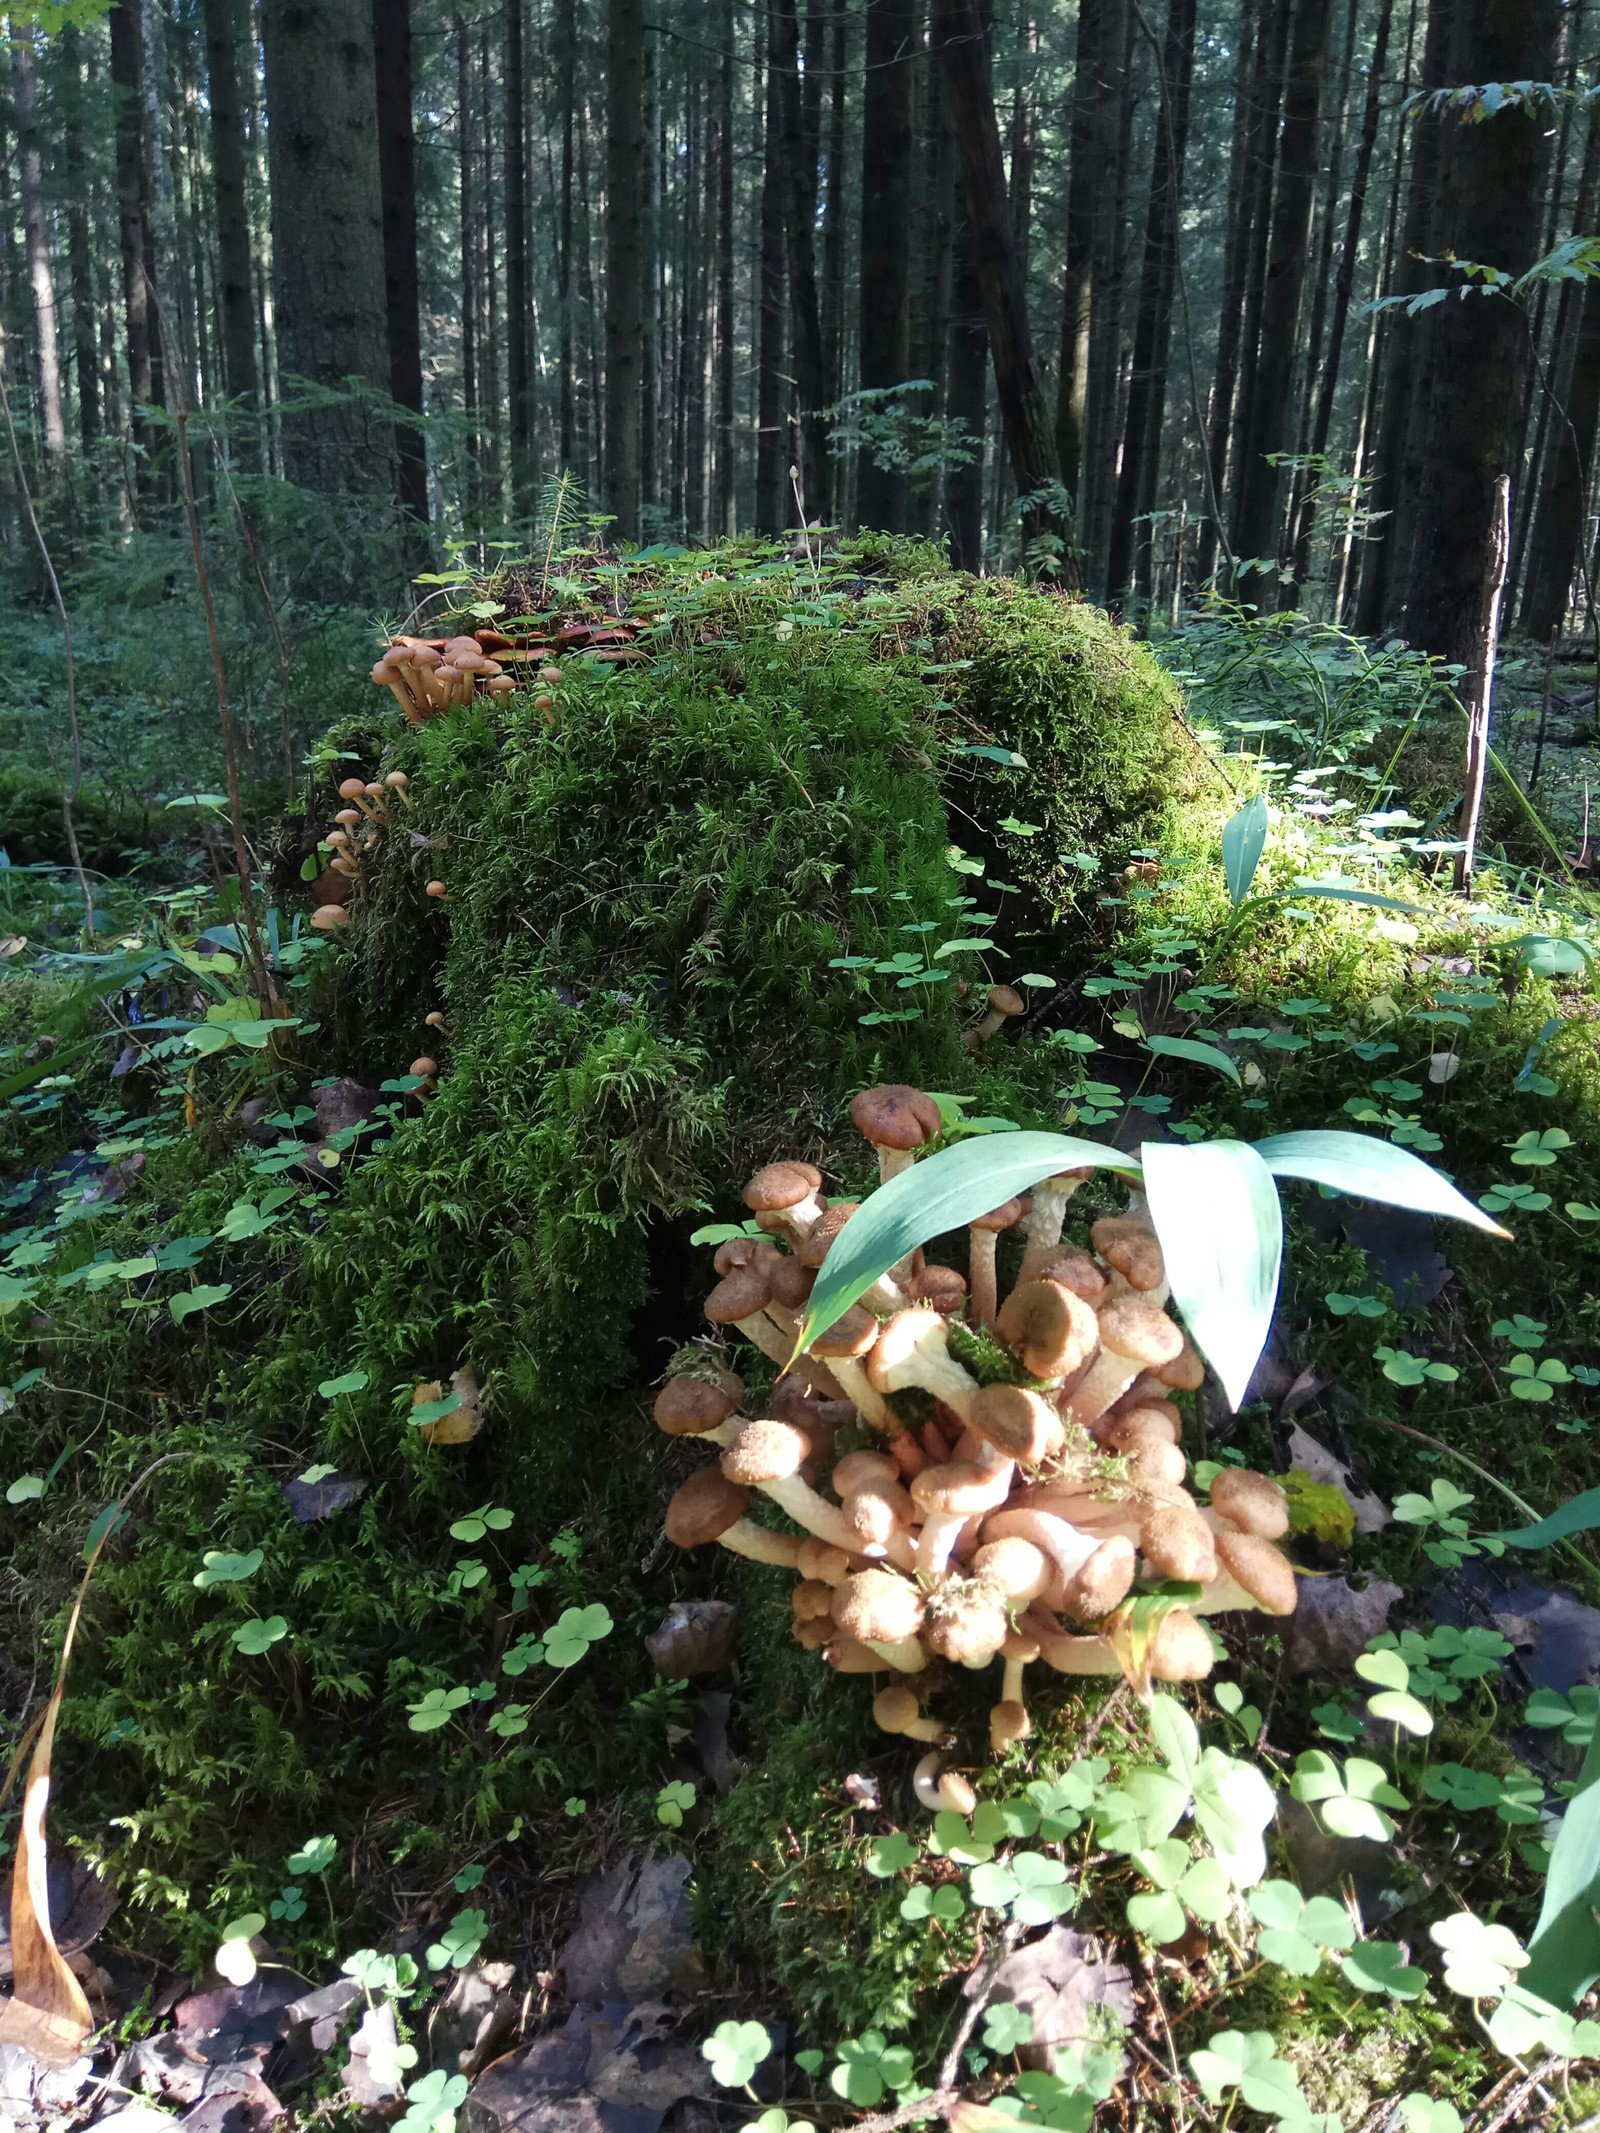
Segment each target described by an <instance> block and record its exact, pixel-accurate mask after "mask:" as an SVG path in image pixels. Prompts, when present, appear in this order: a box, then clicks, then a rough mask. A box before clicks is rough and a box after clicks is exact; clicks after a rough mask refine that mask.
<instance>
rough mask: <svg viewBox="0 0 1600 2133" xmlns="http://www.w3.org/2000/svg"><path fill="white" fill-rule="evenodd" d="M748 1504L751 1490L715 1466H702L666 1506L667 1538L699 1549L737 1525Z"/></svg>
mask: <svg viewBox="0 0 1600 2133" xmlns="http://www.w3.org/2000/svg"><path fill="white" fill-rule="evenodd" d="M749 1507H750V1491H749V1490H748V1489H744V1488H741V1487H740V1486H739V1485H738V1483H737V1482H734V1481H730V1480H729V1479H728V1477H727V1475H726V1474H724V1473H723V1471H722V1469H721V1468H720V1467H717V1466H703V1467H701V1469H700V1470H699V1472H698V1473H696V1474H691V1475H690V1476H689V1478H688V1480H687V1481H686V1482H684V1483H683V1485H682V1487H681V1488H679V1489H678V1490H676V1491H675V1492H674V1495H673V1498H672V1501H671V1502H670V1503H669V1504H668V1505H667V1539H668V1540H669V1541H671V1542H672V1543H673V1545H674V1546H675V1547H679V1548H702V1547H704V1546H705V1544H706V1542H707V1541H714V1540H716V1539H717V1537H718V1536H719V1535H720V1534H723V1533H726V1532H727V1530H728V1528H729V1527H730V1526H733V1525H737V1524H738V1522H739V1520H740V1519H741V1518H743V1516H744V1514H745V1512H746V1511H747V1510H748V1509H749Z"/></svg>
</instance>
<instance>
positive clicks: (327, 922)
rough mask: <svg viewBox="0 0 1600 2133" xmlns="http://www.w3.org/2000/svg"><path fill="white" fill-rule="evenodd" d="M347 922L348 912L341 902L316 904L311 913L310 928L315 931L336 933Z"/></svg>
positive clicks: (348, 919) (347, 923) (348, 920)
mask: <svg viewBox="0 0 1600 2133" xmlns="http://www.w3.org/2000/svg"><path fill="white" fill-rule="evenodd" d="M349 923H350V913H349V912H348V911H347V910H346V908H345V906H344V905H343V904H318V906H317V908H316V909H315V911H313V912H312V914H311V925H312V929H313V930H314V931H315V932H317V933H337V932H338V930H339V928H340V927H341V926H347V925H349Z"/></svg>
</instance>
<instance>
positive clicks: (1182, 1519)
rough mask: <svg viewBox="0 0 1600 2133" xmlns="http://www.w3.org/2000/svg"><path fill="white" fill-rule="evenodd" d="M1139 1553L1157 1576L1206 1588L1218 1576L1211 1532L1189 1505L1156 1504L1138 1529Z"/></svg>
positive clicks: (1191, 1505) (1214, 1543) (1190, 1504)
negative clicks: (1176, 1579)
mask: <svg viewBox="0 0 1600 2133" xmlns="http://www.w3.org/2000/svg"><path fill="white" fill-rule="evenodd" d="M1139 1551H1140V1553H1141V1554H1142V1555H1143V1557H1144V1559H1145V1561H1146V1562H1147V1563H1148V1564H1149V1565H1150V1568H1151V1569H1152V1570H1154V1571H1155V1572H1156V1573H1157V1575H1158V1576H1160V1577H1164V1578H1178V1579H1180V1580H1181V1581H1182V1582H1183V1583H1184V1584H1186V1585H1208V1584H1210V1582H1211V1581H1212V1579H1213V1578H1215V1576H1216V1574H1217V1546H1216V1540H1215V1537H1214V1536H1213V1534H1212V1531H1211V1528H1210V1527H1209V1526H1208V1525H1207V1524H1206V1522H1205V1520H1204V1519H1203V1518H1202V1517H1201V1516H1200V1513H1199V1512H1198V1511H1197V1510H1196V1509H1195V1507H1194V1505H1193V1504H1192V1503H1181V1504H1157V1505H1156V1506H1155V1507H1154V1509H1153V1510H1150V1511H1147V1512H1146V1513H1145V1515H1144V1519H1143V1521H1142V1523H1141V1524H1140V1527H1139Z"/></svg>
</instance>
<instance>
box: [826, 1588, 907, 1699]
mask: <svg viewBox="0 0 1600 2133" xmlns="http://www.w3.org/2000/svg"><path fill="white" fill-rule="evenodd" d="M923 1611H924V1610H923V1599H922V1594H921V1593H920V1592H919V1591H918V1590H917V1588H916V1586H915V1585H913V1584H912V1582H911V1580H910V1579H909V1578H903V1577H896V1576H895V1574H894V1573H893V1572H892V1571H889V1570H858V1571H856V1572H854V1573H853V1574H852V1575H851V1576H850V1577H847V1578H846V1579H845V1581H844V1583H843V1584H842V1585H840V1586H838V1587H837V1588H836V1589H835V1591H834V1595H833V1619H834V1621H835V1622H837V1623H838V1625H839V1627H840V1629H842V1630H843V1631H844V1633H845V1635H846V1636H847V1637H853V1638H854V1639H855V1641H856V1642H857V1643H858V1644H865V1645H868V1646H870V1647H871V1649H872V1650H873V1651H875V1652H878V1653H880V1654H881V1655H882V1657H883V1658H885V1659H887V1660H888V1662H889V1664H890V1665H891V1666H892V1667H893V1668H894V1669H895V1671H896V1672H897V1673H901V1674H916V1673H920V1672H921V1671H922V1669H923V1667H925V1666H926V1665H927V1663H928V1659H927V1654H926V1653H925V1652H924V1650H923V1649H922V1646H921V1645H920V1644H919V1643H918V1642H917V1632H918V1630H919V1629H921V1627H922V1618H923Z"/></svg>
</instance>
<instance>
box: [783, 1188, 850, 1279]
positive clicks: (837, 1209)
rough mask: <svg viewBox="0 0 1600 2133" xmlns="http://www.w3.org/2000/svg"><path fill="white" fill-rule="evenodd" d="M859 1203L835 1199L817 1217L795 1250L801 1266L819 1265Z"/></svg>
mask: <svg viewBox="0 0 1600 2133" xmlns="http://www.w3.org/2000/svg"><path fill="white" fill-rule="evenodd" d="M860 1205H861V1202H860V1201H859V1200H835V1201H834V1203H833V1205H832V1206H831V1207H830V1208H828V1209H827V1210H826V1211H825V1212H824V1213H822V1214H820V1215H819V1216H818V1217H817V1219H816V1221H815V1222H814V1223H813V1224H812V1225H811V1230H810V1233H809V1235H808V1236H807V1237H806V1239H805V1241H804V1243H803V1244H801V1245H799V1246H798V1247H797V1249H796V1251H795V1257H796V1258H797V1259H798V1260H799V1262H800V1264H801V1265H802V1266H809V1267H819V1266H821V1264H822V1262H823V1260H824V1259H826V1258H827V1256H828V1247H829V1245H830V1244H832V1242H833V1240H834V1238H835V1237H837V1236H838V1234H839V1232H840V1230H842V1229H843V1228H844V1226H845V1224H846V1223H847V1222H848V1221H849V1219H850V1217H851V1216H852V1215H853V1214H854V1213H855V1211H856V1209H857V1208H858V1207H859V1206H860Z"/></svg>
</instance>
